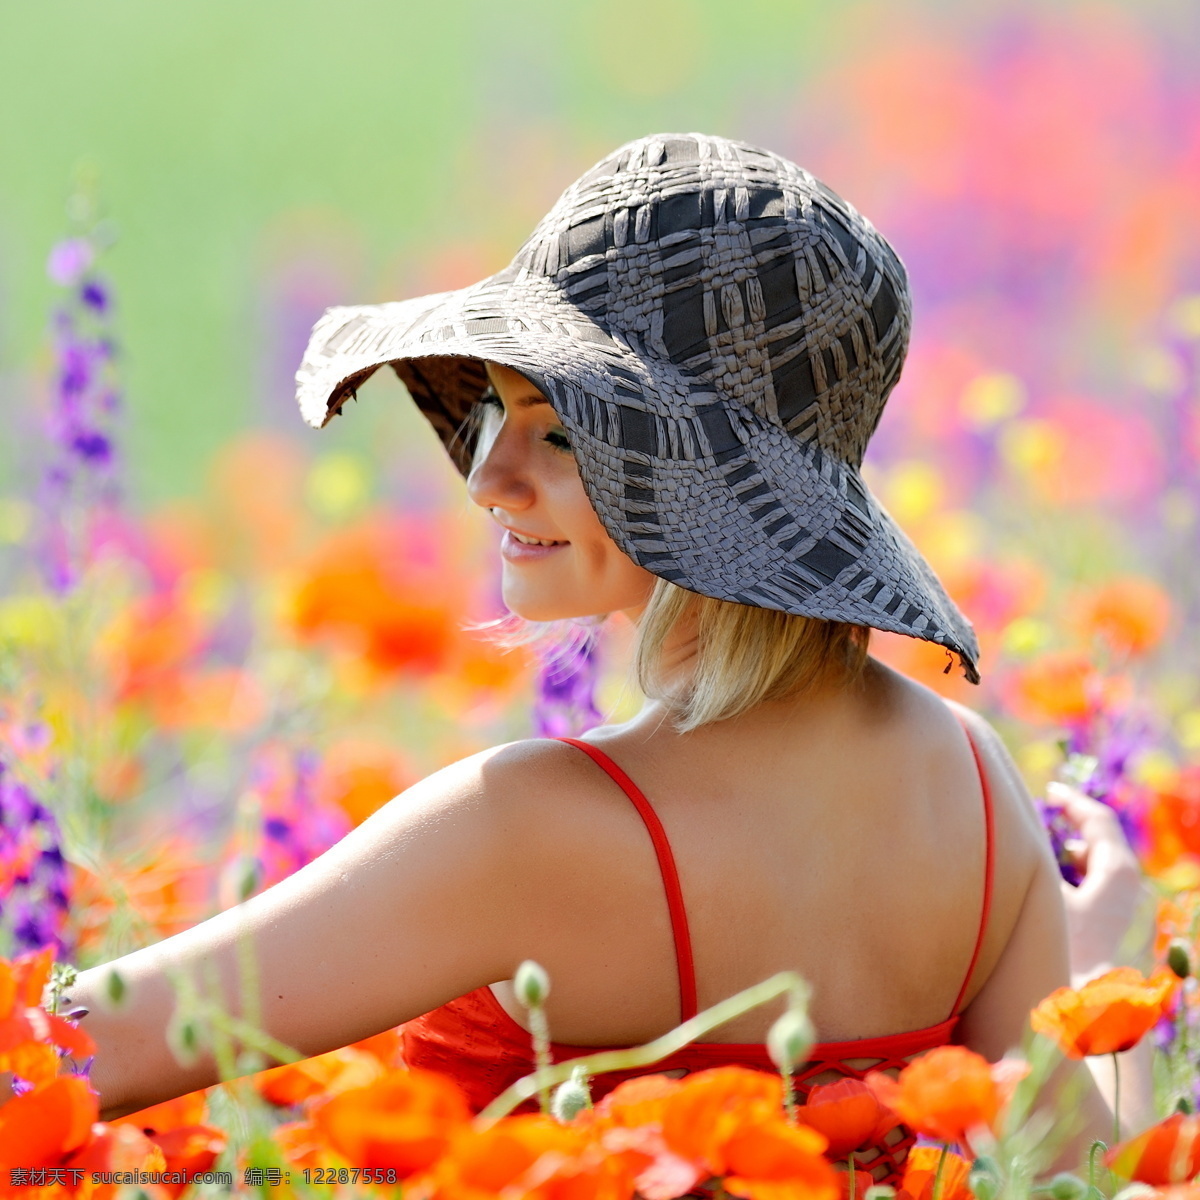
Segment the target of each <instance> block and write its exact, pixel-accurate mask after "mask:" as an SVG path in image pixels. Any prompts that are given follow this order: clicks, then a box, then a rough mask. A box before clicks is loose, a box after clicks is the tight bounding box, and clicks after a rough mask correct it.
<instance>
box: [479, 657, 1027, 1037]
mask: <svg viewBox="0 0 1200 1200" xmlns="http://www.w3.org/2000/svg"><path fill="white" fill-rule="evenodd" d="M964 715H965V714H964ZM966 719H968V720H971V718H970V717H969V716H967V718H966ZM972 736H973V738H974V740H975V743H976V745H977V747H978V749H979V752H980V754H981V756H982V759H983V762H984V764H985V770H986V771H987V775H988V780H989V783H990V790H991V793H992V799H993V804H994V808H995V842H994V854H995V881H996V882H995V892H994V896H993V901H992V907H991V916H990V919H989V921H988V925H987V930H986V936H985V938H984V942H983V945H982V948H981V953H980V957H979V960H978V963H977V964H976V967H975V970H974V971H973V972H972V977H971V981H970V985H969V987H968V990H967V994H966V1000H965V1003H966V1004H968V1005H969V1003H970V1001H971V1000H972V999H973V998H974V997H975V996H976V995H977V994H979V992H980V991H981V990H982V989H983V987H984V985H985V984H986V982H987V980H988V979H989V977H990V976H991V975H992V973H993V971H994V969H995V967H996V965H997V963H998V961H999V960H1000V958H1001V955H1002V952H1003V951H1004V949H1005V947H1006V946H1007V945H1008V943H1009V942H1010V939H1011V936H1012V933H1013V931H1014V929H1015V927H1016V925H1017V922H1018V919H1019V916H1020V914H1021V911H1022V906H1023V904H1024V903H1025V900H1026V897H1027V895H1028V893H1029V890H1030V886H1031V883H1032V881H1033V880H1034V878H1035V876H1036V875H1037V874H1038V872H1039V870H1040V871H1042V872H1044V871H1045V869H1046V855H1045V850H1044V838H1042V837H1041V836H1040V833H1039V831H1038V829H1037V827H1036V823H1035V822H1033V821H1032V819H1031V818H1032V812H1031V808H1030V805H1029V802H1028V798H1027V797H1026V796H1024V795H1023V792H1022V789H1021V786H1020V783H1019V780H1017V779H1016V778H1015V775H1014V772H1013V771H1012V769H1011V764H1010V763H1008V762H1007V760H1006V758H1005V757H1004V753H1003V749H1002V748H1001V747H1000V746H999V742H998V739H996V738H995V735H994V734H992V733H991V731H990V730H989V729H988V728H987V727H986V725H984V724H983V723H982V722H980V721H979V720H978V718H974V719H973V720H972ZM589 740H590V741H592V742H593V743H594V744H596V745H597V746H599V747H601V748H602V749H603V750H604V751H605V752H606V753H607V754H609V755H610V756H611V757H612V758H613V759H614V760H615V761H617V762H618V763H619V764H620V765H621V766H622V767H623V768H624V769H625V770H626V772H627V773H628V774H629V775H630V776H631V777H632V778H633V779H634V780H636V782H637V783H638V785H639V786H640V787H641V788H642V790H643V791H644V792H645V793H646V795H647V797H648V798H649V799H650V801H651V803H652V804H653V806H654V808H655V810H656V811H657V813H658V815H659V817H660V818H661V820H662V821H663V824H664V826H665V828H666V832H667V835H668V838H669V839H670V843H671V846H672V848H673V851H674V855H675V859H676V862H677V864H678V866H679V871H680V876H681V882H682V887H683V893H684V902H685V905H686V908H687V914H688V919H689V923H690V927H691V932H692V939H693V943H694V950H695V956H696V976H697V984H698V990H699V997H698V998H699V1004H700V1007H701V1008H703V1007H705V1006H707V1005H710V1004H713V1003H715V1002H717V1001H718V1000H720V999H722V998H724V997H725V996H728V995H730V994H732V993H733V992H735V991H738V990H739V989H741V988H744V987H748V986H750V985H751V984H753V983H756V982H758V981H760V980H762V979H764V978H766V977H768V976H769V975H771V974H773V973H774V972H776V971H779V970H782V969H786V968H790V969H795V970H799V971H800V972H801V973H802V974H803V975H804V976H805V977H806V978H807V979H808V980H809V981H810V982H811V983H812V985H813V1009H812V1015H813V1019H814V1023H815V1025H816V1028H817V1031H818V1035H819V1037H820V1038H821V1039H822V1040H824V1041H839V1040H846V1039H851V1038H857V1037H872V1036H877V1035H883V1034H892V1033H898V1032H902V1031H908V1030H915V1029H921V1028H925V1027H927V1026H930V1025H934V1024H936V1023H938V1022H940V1021H943V1020H945V1019H946V1018H947V1017H948V1016H950V1015H951V1012H952V1009H953V1006H954V1002H955V999H956V997H957V996H958V994H959V991H960V988H961V986H962V984H963V982H964V979H965V976H966V974H967V970H968V967H969V964H970V961H971V957H972V953H973V950H974V947H975V943H976V939H977V936H978V933H979V929H980V920H981V915H982V901H983V880H984V857H985V838H984V806H983V798H982V789H981V783H980V777H979V771H978V768H977V765H976V761H975V757H974V754H973V753H972V749H971V745H970V743H969V742H968V740H967V738H966V736H965V734H964V730H963V726H962V724H961V723H960V718H959V717H958V716H956V714H955V713H954V712H953V711H952V710H951V709H950V708H949V707H948V706H947V705H946V704H945V703H944V702H943V701H941V700H940V699H939V698H938V697H936V696H935V695H933V694H932V693H931V692H929V691H928V690H926V689H925V688H923V687H921V686H919V685H917V684H915V683H913V682H911V681H910V680H907V679H905V678H904V677H902V676H899V675H896V674H895V673H894V672H891V671H890V670H887V669H886V668H883V667H881V666H879V665H878V664H874V663H872V664H871V666H869V668H868V670H867V672H866V675H865V677H864V680H863V683H862V685H861V686H860V687H858V688H856V689H854V690H852V691H848V692H845V691H844V692H840V693H832V694H825V695H822V696H820V697H814V698H812V699H810V700H799V701H789V702H786V703H783V702H780V703H774V704H767V705H763V706H761V707H760V708H759V709H756V710H754V711H753V712H752V713H751V714H749V715H748V716H745V717H742V718H736V719H733V720H729V721H725V722H720V723H717V724H714V725H710V726H704V727H701V728H700V729H698V730H695V731H693V732H691V733H688V734H685V735H679V734H677V733H675V732H674V730H673V729H672V728H671V727H670V725H669V723H667V722H664V721H661V720H659V719H658V716H657V714H656V713H654V711H653V710H649V711H647V712H646V713H644V714H643V715H642V716H641V717H639V718H637V719H635V720H634V721H632V722H630V723H629V724H627V725H624V726H617V727H602V728H601V729H598V730H595V731H593V733H592V734H591V735H589ZM537 753H538V755H539V756H541V757H542V758H543V759H546V760H552V761H553V770H554V772H555V775H556V778H557V781H558V783H559V789H560V794H561V797H562V799H561V800H555V799H553V798H551V797H549V796H548V797H547V802H548V803H554V804H556V805H558V804H563V805H569V806H570V808H571V809H572V810H574V813H575V819H576V820H577V821H578V825H579V837H580V839H581V841H585V842H586V845H587V850H586V852H581V853H580V855H579V856H578V858H577V860H576V865H577V870H576V872H575V874H574V878H573V879H572V880H570V881H566V880H559V881H558V896H559V903H558V904H555V905H554V911H555V913H556V915H557V916H558V918H559V920H560V921H561V926H560V928H561V929H562V930H563V931H564V937H563V939H562V944H561V945H559V944H558V941H557V939H551V942H550V945H548V946H547V947H546V950H545V951H544V952H546V953H551V954H553V956H554V958H555V959H557V961H556V962H547V963H546V965H547V966H548V967H549V969H550V970H551V974H552V977H554V978H555V981H556V982H555V990H554V995H553V998H552V1001H551V1006H550V1018H551V1022H552V1026H553V1029H554V1034H555V1037H556V1038H558V1039H560V1040H562V1041H566V1042H570V1043H572V1044H576V1045H620V1044H632V1043H635V1042H638V1041H643V1040H647V1039H649V1038H651V1037H654V1036H656V1035H658V1034H660V1033H662V1032H664V1031H665V1030H666V1029H668V1028H670V1027H671V1026H672V1025H674V1024H676V1023H677V1021H678V1019H679V999H678V984H677V978H676V973H675V956H674V948H673V943H672V937H671V930H670V923H669V919H668V914H667V909H666V904H665V900H664V898H663V894H662V887H661V883H660V881H659V876H658V871H657V866H656V864H655V860H654V856H653V852H652V849H651V847H650V844H649V841H648V839H647V837H646V833H645V830H644V829H643V828H642V827H641V825H640V822H639V821H638V820H637V818H636V816H635V815H634V814H633V813H632V812H631V811H630V809H629V805H628V802H627V801H626V799H625V797H624V796H623V795H622V794H621V793H620V791H619V790H618V789H617V788H616V787H615V786H614V785H613V784H612V783H611V781H609V780H608V779H607V778H606V777H605V776H604V775H603V774H602V773H601V772H600V771H599V770H597V769H596V768H595V766H594V765H593V764H591V763H590V762H589V761H587V760H586V759H585V758H584V757H583V756H582V755H578V754H576V752H574V751H573V750H571V749H570V748H568V747H561V746H554V745H550V744H540V749H539V750H538V751H537ZM539 774H540V772H539ZM548 903H549V899H548ZM557 923H558V922H556V924H557ZM494 990H495V991H496V993H497V996H498V998H499V999H500V1000H501V1003H503V1004H504V1006H505V1007H506V1008H507V1009H508V1010H509V1011H510V1013H511V1014H512V1015H513V1016H514V1017H518V1016H519V1011H518V1009H517V1006H516V1005H515V1003H514V1001H513V998H512V995H511V992H510V991H509V990H508V989H507V987H506V986H505V985H499V986H496V987H494ZM774 1015H775V1011H774V1010H769V1011H767V1010H764V1011H757V1012H752V1013H749V1014H746V1015H745V1016H744V1017H742V1018H740V1019H738V1020H737V1021H735V1022H731V1023H730V1024H729V1025H727V1026H725V1027H723V1028H722V1029H721V1030H719V1031H717V1033H715V1034H714V1035H712V1037H711V1039H710V1040H714V1041H728V1042H754V1041H762V1040H763V1038H764V1036H765V1034H766V1030H767V1028H768V1026H769V1024H770V1022H771V1020H772V1019H773V1018H774Z"/></svg>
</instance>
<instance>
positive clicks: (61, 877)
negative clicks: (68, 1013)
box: [0, 762, 70, 955]
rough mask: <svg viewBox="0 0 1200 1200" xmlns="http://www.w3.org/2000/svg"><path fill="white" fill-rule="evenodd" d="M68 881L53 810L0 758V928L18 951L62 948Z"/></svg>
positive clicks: (68, 898) (68, 900)
mask: <svg viewBox="0 0 1200 1200" xmlns="http://www.w3.org/2000/svg"><path fill="white" fill-rule="evenodd" d="M69 909H70V883H69V877H68V874H67V864H66V860H65V859H64V858H63V853H62V835H61V833H60V831H59V828H58V822H57V821H56V820H55V819H54V814H53V813H51V812H50V810H49V809H48V808H46V807H45V806H44V805H43V804H40V803H39V802H38V801H37V800H36V799H35V798H34V796H33V795H32V793H31V792H30V791H29V789H28V788H27V787H26V786H25V785H24V784H23V783H21V782H19V781H18V780H16V779H14V778H13V775H12V772H11V770H10V769H8V768H6V766H5V765H4V763H3V762H0V928H3V929H4V930H5V931H6V932H7V933H8V935H9V937H10V938H11V939H12V943H13V945H14V947H15V949H16V950H17V952H23V951H25V950H38V949H41V947H43V946H53V947H54V948H55V951H56V953H57V954H59V955H62V954H63V953H64V951H65V950H66V948H67V946H66V942H65V940H64V936H63V931H64V928H65V926H66V921H67V915H68V912H69Z"/></svg>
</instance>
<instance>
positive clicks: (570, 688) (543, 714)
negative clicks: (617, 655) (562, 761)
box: [533, 631, 603, 737]
mask: <svg viewBox="0 0 1200 1200" xmlns="http://www.w3.org/2000/svg"><path fill="white" fill-rule="evenodd" d="M598 669H599V659H598V655H597V653H596V639H595V636H594V635H593V634H592V632H591V631H587V632H586V633H585V634H584V635H583V636H581V637H580V636H577V637H575V638H574V639H572V641H571V642H570V643H568V645H567V647H566V649H565V650H564V649H562V648H557V649H555V650H554V651H552V652H551V653H548V654H546V655H545V656H544V657H543V659H542V665H541V670H540V671H539V672H538V680H537V700H536V701H535V703H534V709H533V728H534V735H535V736H536V737H578V736H579V734H581V733H586V732H587V731H588V730H589V729H592V728H594V727H595V726H596V725H599V724H600V722H601V720H602V719H603V718H602V717H601V714H600V710H599V709H598V708H597V707H596V678H597V675H598Z"/></svg>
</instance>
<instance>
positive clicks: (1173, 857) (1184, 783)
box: [1146, 764, 1200, 933]
mask: <svg viewBox="0 0 1200 1200" xmlns="http://www.w3.org/2000/svg"><path fill="white" fill-rule="evenodd" d="M1146 816H1147V833H1148V834H1149V841H1150V847H1149V854H1148V861H1147V863H1146V868H1147V870H1149V871H1150V872H1151V873H1152V874H1161V873H1162V872H1164V871H1166V870H1168V869H1169V868H1171V867H1175V866H1177V865H1179V862H1180V859H1181V858H1183V857H1184V856H1190V857H1191V858H1192V859H1197V858H1200V767H1198V766H1196V765H1194V764H1193V765H1192V766H1187V767H1183V768H1181V769H1180V770H1179V771H1178V772H1177V774H1176V775H1175V778H1174V779H1173V780H1172V781H1171V782H1170V783H1169V784H1168V785H1167V786H1166V787H1164V788H1162V789H1161V790H1159V791H1158V792H1157V794H1156V795H1155V797H1154V801H1153V803H1152V804H1150V806H1149V808H1148V811H1147V814H1146ZM1177 899H1182V897H1177ZM1193 902H1194V896H1193ZM1190 916H1191V914H1190V913H1189V914H1187V915H1186V916H1184V915H1183V914H1181V920H1180V922H1179V932H1180V933H1182V932H1184V931H1185V930H1187V929H1189V928H1190V925H1191V921H1190Z"/></svg>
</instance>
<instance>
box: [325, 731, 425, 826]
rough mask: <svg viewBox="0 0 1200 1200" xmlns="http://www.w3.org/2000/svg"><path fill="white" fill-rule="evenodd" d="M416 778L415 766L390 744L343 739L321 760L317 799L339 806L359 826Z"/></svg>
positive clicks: (331, 747)
mask: <svg viewBox="0 0 1200 1200" xmlns="http://www.w3.org/2000/svg"><path fill="white" fill-rule="evenodd" d="M417 778H418V774H417V772H416V770H415V769H414V768H413V766H412V764H411V763H410V762H409V761H408V760H407V759H406V758H405V756H404V755H403V754H402V753H401V752H400V751H399V750H397V749H396V748H395V747H394V746H392V745H389V744H388V743H387V742H383V741H370V740H368V739H365V738H343V739H342V740H341V741H339V742H336V743H334V745H332V746H330V747H329V748H328V750H327V751H326V753H325V755H324V757H323V758H322V760H321V766H320V768H319V769H318V771H317V778H316V793H317V799H318V800H320V801H321V802H322V803H324V804H336V805H338V806H339V807H340V808H341V809H342V810H343V812H345V814H346V816H348V817H349V818H350V820H351V821H352V822H353V823H354V824H355V825H360V824H362V822H363V821H365V820H366V819H367V818H368V817H369V816H370V815H371V814H372V813H373V812H375V811H376V809H379V808H382V807H383V805H385V804H386V803H387V802H388V801H389V800H390V799H391V798H392V797H393V796H398V795H399V794H400V793H401V792H402V791H404V789H405V788H406V787H408V786H409V785H410V784H412V783H413V782H415V780H416V779H417Z"/></svg>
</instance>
